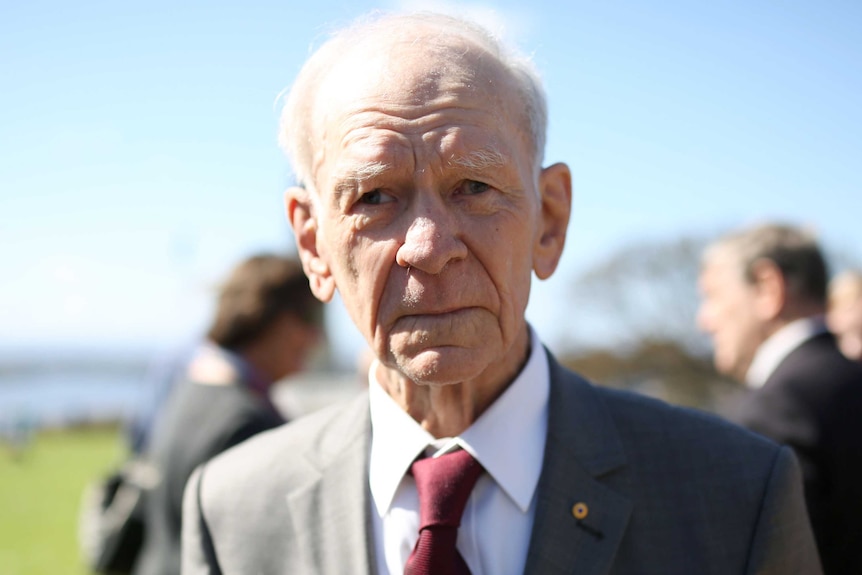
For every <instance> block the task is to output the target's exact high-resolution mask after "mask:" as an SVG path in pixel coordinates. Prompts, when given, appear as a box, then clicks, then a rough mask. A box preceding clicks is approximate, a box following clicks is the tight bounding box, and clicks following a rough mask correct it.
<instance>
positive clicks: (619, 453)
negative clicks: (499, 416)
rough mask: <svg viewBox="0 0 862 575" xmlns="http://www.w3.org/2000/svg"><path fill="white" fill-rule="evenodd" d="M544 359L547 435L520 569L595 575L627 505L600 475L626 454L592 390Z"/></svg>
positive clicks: (602, 568) (603, 567) (613, 545)
mask: <svg viewBox="0 0 862 575" xmlns="http://www.w3.org/2000/svg"><path fill="white" fill-rule="evenodd" d="M549 361H550V367H551V395H550V401H549V408H548V440H547V444H546V446H545V457H544V463H543V466H542V475H541V478H540V479H539V486H538V491H537V500H536V517H535V522H534V525H533V534H532V537H531V540H530V548H529V552H528V556H527V565H526V568H525V572H526V573H541V574H546V573H578V575H600V574H604V573H607V572H608V571H609V570H610V567H611V565H612V563H613V559H614V556H615V555H616V552H617V548H618V547H619V543H620V541H621V540H622V537H623V535H624V533H625V529H626V525H627V523H628V519H629V515H630V514H631V510H632V503H631V501H630V500H629V499H628V498H626V497H625V496H624V495H622V494H620V493H619V492H617V491H615V490H613V489H612V488H610V487H608V486H607V485H605V484H604V483H602V481H601V478H602V477H603V476H605V475H608V474H610V473H612V472H614V471H615V470H618V469H620V468H621V467H623V466H624V465H625V454H624V452H623V449H622V446H621V443H620V441H619V438H618V434H617V430H616V427H615V425H614V423H613V421H612V420H611V418H610V416H609V414H608V413H607V412H606V408H605V406H604V404H603V403H602V402H601V400H600V399H599V397H598V396H597V395H596V390H595V389H593V388H592V386H590V385H589V384H588V383H586V382H585V381H583V380H581V379H580V378H578V377H577V376H574V375H573V374H570V373H567V372H565V371H564V370H563V369H562V368H561V367H560V366H559V365H558V364H557V363H556V362H555V360H554V359H553V358H552V357H550V355H549ZM575 506H577V509H575Z"/></svg>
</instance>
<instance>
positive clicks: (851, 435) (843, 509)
mask: <svg viewBox="0 0 862 575" xmlns="http://www.w3.org/2000/svg"><path fill="white" fill-rule="evenodd" d="M730 417H731V419H733V420H734V421H737V422H739V423H741V424H742V425H744V426H746V427H748V428H749V429H752V430H753V431H756V432H758V433H760V434H763V435H765V436H766V437H769V438H771V439H773V440H775V441H777V442H779V443H783V444H786V445H789V446H791V447H793V449H794V450H795V451H796V455H797V457H798V458H799V462H800V464H801V466H802V475H803V478H804V482H805V498H806V502H807V504H808V512H809V515H810V516H811V521H812V524H813V527H814V535H815V537H816V538H817V543H818V547H819V549H820V555H821V558H822V561H823V570H824V572H825V573H826V574H827V575H836V574H845V573H846V574H852V575H860V574H862V365H860V364H857V363H855V362H852V361H850V360H848V359H846V358H845V357H844V356H843V355H842V354H841V352H840V351H839V349H838V346H837V345H836V343H835V338H834V337H833V336H832V334H829V333H823V334H821V335H818V336H815V337H813V338H812V339H810V340H808V341H806V342H805V343H803V344H802V345H801V346H799V347H798V348H796V349H795V350H794V351H792V352H791V353H790V354H789V355H788V356H787V357H786V358H785V359H784V360H783V361H782V362H781V363H780V364H779V365H778V367H777V368H776V369H775V371H774V372H773V373H772V375H771V376H770V377H769V379H768V380H767V381H766V383H765V384H764V385H763V387H762V388H759V389H757V390H754V391H752V392H751V393H750V394H749V395H747V396H743V399H742V401H741V403H740V404H739V406H738V408H737V410H736V411H735V412H734V413H731V414H730Z"/></svg>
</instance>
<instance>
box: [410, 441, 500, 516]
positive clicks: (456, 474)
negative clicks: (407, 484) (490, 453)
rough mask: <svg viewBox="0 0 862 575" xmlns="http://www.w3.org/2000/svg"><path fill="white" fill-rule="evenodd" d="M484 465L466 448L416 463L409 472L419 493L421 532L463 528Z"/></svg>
mask: <svg viewBox="0 0 862 575" xmlns="http://www.w3.org/2000/svg"><path fill="white" fill-rule="evenodd" d="M482 471H483V469H482V465H481V464H480V463H479V462H478V461H476V460H475V459H473V456H472V455H470V454H469V453H468V452H466V451H464V450H463V449H459V450H458V451H453V452H451V453H447V454H445V455H441V456H439V457H427V458H425V459H420V460H418V461H415V462H414V463H413V465H412V466H411V467H410V472H411V473H412V474H413V477H414V478H415V479H416V490H417V491H418V493H419V518H420V522H421V525H420V529H424V528H426V527H429V526H432V525H438V526H446V527H455V528H457V527H458V526H460V525H461V515H462V514H463V513H464V507H465V506H466V505H467V500H468V499H469V498H470V492H471V491H472V490H473V486H475V485H476V481H477V480H478V479H479V476H480V475H482Z"/></svg>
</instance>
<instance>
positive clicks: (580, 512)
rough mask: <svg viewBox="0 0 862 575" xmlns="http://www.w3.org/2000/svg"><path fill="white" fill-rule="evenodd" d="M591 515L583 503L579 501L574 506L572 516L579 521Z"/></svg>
mask: <svg viewBox="0 0 862 575" xmlns="http://www.w3.org/2000/svg"><path fill="white" fill-rule="evenodd" d="M589 513H590V508H589V507H587V504H586V503H584V502H583V501H579V502H577V503H575V504H574V505H573V506H572V516H573V517H574V518H575V519H577V520H578V521H580V520H582V519H585V518H586V516H587V515H589Z"/></svg>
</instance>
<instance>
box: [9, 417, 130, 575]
mask: <svg viewBox="0 0 862 575" xmlns="http://www.w3.org/2000/svg"><path fill="white" fill-rule="evenodd" d="M122 455H123V446H122V443H121V442H120V439H119V434H118V432H117V430H116V429H81V430H64V431H50V432H42V433H40V434H37V435H36V436H35V437H34V438H33V441H32V443H31V444H30V446H29V447H28V449H27V450H26V451H25V452H24V453H23V454H21V455H19V456H17V457H16V456H14V455H13V453H12V452H11V450H9V449H8V448H7V446H6V445H4V444H3V443H0V574H2V575H60V574H62V575H87V574H88V570H87V568H86V567H85V566H84V565H83V562H82V560H81V557H80V553H79V551H78V540H77V524H78V511H79V504H80V500H81V494H82V492H83V489H84V486H85V485H86V484H87V483H88V482H89V481H90V480H92V479H94V478H96V477H98V476H99V475H100V474H101V473H103V472H105V471H107V470H108V469H109V468H110V467H111V466H112V465H114V464H116V463H118V462H119V461H120V458H121V457H122Z"/></svg>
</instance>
